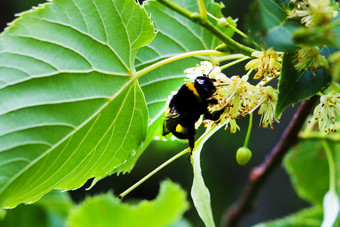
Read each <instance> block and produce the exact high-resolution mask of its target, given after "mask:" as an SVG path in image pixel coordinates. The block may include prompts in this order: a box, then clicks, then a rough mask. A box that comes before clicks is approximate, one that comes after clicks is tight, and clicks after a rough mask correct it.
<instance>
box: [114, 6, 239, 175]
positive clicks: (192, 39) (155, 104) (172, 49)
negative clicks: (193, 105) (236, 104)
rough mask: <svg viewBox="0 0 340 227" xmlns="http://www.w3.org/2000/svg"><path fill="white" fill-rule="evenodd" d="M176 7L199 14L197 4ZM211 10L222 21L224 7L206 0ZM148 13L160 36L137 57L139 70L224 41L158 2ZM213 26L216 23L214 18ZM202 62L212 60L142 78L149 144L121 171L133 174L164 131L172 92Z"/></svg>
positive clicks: (186, 61)
mask: <svg viewBox="0 0 340 227" xmlns="http://www.w3.org/2000/svg"><path fill="white" fill-rule="evenodd" d="M173 2H175V3H176V4H178V5H180V6H182V7H184V8H186V9H188V10H190V11H192V12H198V11H199V9H198V5H197V1H192V0H174V1H173ZM204 2H205V5H206V8H207V10H208V11H209V12H210V13H211V14H213V15H215V16H216V17H218V18H221V17H222V14H221V9H222V8H223V6H222V5H220V4H217V3H215V2H214V1H212V0H205V1H204ZM145 9H146V11H147V12H148V13H149V14H150V15H151V19H152V20H153V22H154V24H155V27H156V30H157V35H156V37H155V38H154V39H153V40H152V42H151V43H150V44H148V45H146V46H145V47H142V48H141V49H140V50H139V51H138V53H137V58H136V67H137V69H142V68H144V67H146V66H148V65H150V64H152V63H154V62H157V61H160V60H163V59H165V58H167V57H172V56H175V55H177V54H182V53H184V52H189V51H195V50H206V49H214V48H215V47H216V46H217V45H219V44H221V41H220V40H218V39H217V38H216V37H214V36H213V35H212V34H211V33H210V32H208V31H207V30H205V29H204V28H203V27H201V26H199V25H197V24H195V23H193V22H192V21H190V20H189V19H187V18H185V17H183V16H181V15H180V14H178V13H176V12H174V11H172V10H170V9H168V8H167V7H165V6H163V5H162V4H161V3H159V2H158V1H155V0H152V1H147V2H146V4H145ZM210 20H211V22H212V23H214V24H217V22H216V21H214V20H212V19H210ZM227 20H228V22H229V23H230V24H232V25H234V26H236V23H235V22H234V21H233V20H232V19H231V18H228V19H227ZM221 30H222V31H224V32H225V33H226V34H227V35H229V36H232V35H233V34H234V32H233V30H232V29H230V28H221ZM202 60H209V58H208V57H207V56H199V57H192V58H187V59H182V60H179V61H176V62H173V63H170V64H167V65H164V66H162V67H160V68H158V69H156V70H153V71H152V72H150V73H148V74H147V75H145V76H143V77H142V78H140V79H139V81H140V85H141V88H142V90H143V93H144V94H145V99H146V103H147V106H148V110H149V118H150V120H149V126H150V127H149V130H148V136H147V139H146V142H145V143H144V144H143V147H141V149H139V150H137V151H136V153H135V155H134V156H132V157H131V158H130V159H129V160H128V161H127V162H126V163H125V164H124V165H122V166H120V167H119V169H118V170H119V171H124V172H125V171H131V169H132V168H133V166H134V165H135V162H136V161H137V159H138V157H139V156H140V155H141V153H142V151H143V150H144V149H145V148H146V147H147V145H148V144H149V142H150V141H151V140H152V139H153V137H154V135H155V134H156V133H157V131H158V130H160V129H161V124H162V120H161V119H162V118H163V112H164V110H165V104H166V101H167V99H168V96H169V95H170V94H171V92H172V91H176V90H178V89H179V87H180V86H181V85H182V84H183V82H184V81H183V78H185V74H184V70H185V69H186V68H190V67H194V66H196V64H199V63H200V61H202Z"/></svg>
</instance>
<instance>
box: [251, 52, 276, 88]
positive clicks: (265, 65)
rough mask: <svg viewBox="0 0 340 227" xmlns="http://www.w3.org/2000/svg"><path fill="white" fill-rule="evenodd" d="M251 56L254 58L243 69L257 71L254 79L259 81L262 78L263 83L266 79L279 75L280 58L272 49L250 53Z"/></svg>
mask: <svg viewBox="0 0 340 227" xmlns="http://www.w3.org/2000/svg"><path fill="white" fill-rule="evenodd" d="M252 56H253V57H256V58H255V59H253V60H251V61H249V62H248V63H247V64H246V66H245V69H246V70H249V69H254V70H256V71H257V73H256V74H255V76H254V79H259V78H261V77H262V76H263V77H264V79H265V81H267V78H268V77H276V76H279V75H280V72H281V61H282V57H281V56H279V55H278V54H277V53H276V52H275V51H274V50H273V49H271V48H270V49H268V50H263V51H255V52H253V53H252Z"/></svg>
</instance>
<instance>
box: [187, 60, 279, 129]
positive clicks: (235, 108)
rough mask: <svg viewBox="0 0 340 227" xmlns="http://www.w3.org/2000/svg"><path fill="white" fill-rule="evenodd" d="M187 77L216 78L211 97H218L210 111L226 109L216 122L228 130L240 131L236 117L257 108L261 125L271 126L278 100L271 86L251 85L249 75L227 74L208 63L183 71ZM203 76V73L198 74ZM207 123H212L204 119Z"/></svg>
mask: <svg viewBox="0 0 340 227" xmlns="http://www.w3.org/2000/svg"><path fill="white" fill-rule="evenodd" d="M185 72H186V73H188V74H189V75H188V78H190V79H194V78H195V77H196V76H197V75H196V73H197V72H202V73H204V74H205V75H207V76H209V77H210V78H213V79H215V80H216V88H217V91H216V93H215V94H214V96H213V98H215V99H217V100H218V103H217V104H216V105H211V106H210V107H209V109H210V111H218V110H221V109H224V110H225V111H224V112H223V114H222V115H221V116H220V120H219V123H221V124H226V129H228V128H230V131H231V133H235V132H236V131H237V130H239V126H238V125H237V123H236V119H237V118H241V117H244V116H246V115H247V114H250V113H252V112H253V111H254V110H256V109H257V108H259V112H258V113H259V114H261V115H262V116H261V120H260V125H261V126H262V127H264V128H268V126H269V127H270V128H273V126H272V125H273V123H274V121H275V119H274V112H275V106H276V103H277V94H276V90H275V89H273V88H272V87H270V86H267V87H256V86H254V85H251V84H250V83H249V82H248V81H247V80H248V75H244V76H242V77H239V76H232V77H227V76H226V75H225V74H223V73H222V72H221V69H220V67H218V66H215V67H213V66H212V64H211V63H210V62H202V63H201V65H197V67H195V68H189V69H187V70H185ZM200 75H202V74H200ZM205 123H206V124H214V123H215V122H213V121H205Z"/></svg>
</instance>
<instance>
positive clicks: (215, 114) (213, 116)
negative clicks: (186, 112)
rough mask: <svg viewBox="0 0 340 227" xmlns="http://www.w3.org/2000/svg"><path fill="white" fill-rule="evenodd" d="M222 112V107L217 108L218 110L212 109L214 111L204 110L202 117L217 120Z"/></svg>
mask: <svg viewBox="0 0 340 227" xmlns="http://www.w3.org/2000/svg"><path fill="white" fill-rule="evenodd" d="M223 112H224V108H222V109H220V110H218V111H214V112H212V113H211V112H209V111H206V112H205V114H204V118H205V119H209V120H213V121H217V120H218V119H219V118H220V116H221V114H222V113H223Z"/></svg>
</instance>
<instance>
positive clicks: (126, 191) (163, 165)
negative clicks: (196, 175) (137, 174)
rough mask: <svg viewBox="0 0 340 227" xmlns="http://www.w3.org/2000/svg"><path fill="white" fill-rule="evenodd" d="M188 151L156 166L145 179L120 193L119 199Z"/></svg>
mask: <svg viewBox="0 0 340 227" xmlns="http://www.w3.org/2000/svg"><path fill="white" fill-rule="evenodd" d="M189 151H190V149H189V148H187V149H185V150H183V151H181V152H179V153H178V154H176V155H174V156H173V157H171V158H170V159H168V160H167V161H166V162H164V163H162V164H161V165H160V166H158V167H157V168H156V169H154V170H153V171H151V172H150V173H149V174H148V175H146V176H145V177H143V178H142V179H140V180H139V181H138V182H137V183H135V184H134V185H132V186H131V187H129V188H128V189H126V190H125V191H124V192H123V193H121V194H120V195H119V198H120V199H123V198H124V197H125V196H126V195H127V194H129V193H130V192H131V191H133V190H134V189H135V188H137V187H138V186H139V185H141V184H142V183H144V182H145V181H146V180H147V179H149V178H150V177H152V176H153V175H154V174H155V173H157V172H158V171H160V170H161V169H163V168H164V167H165V166H167V165H168V164H170V163H171V162H173V161H175V160H176V159H178V158H179V157H181V156H183V155H184V154H186V153H189Z"/></svg>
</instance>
